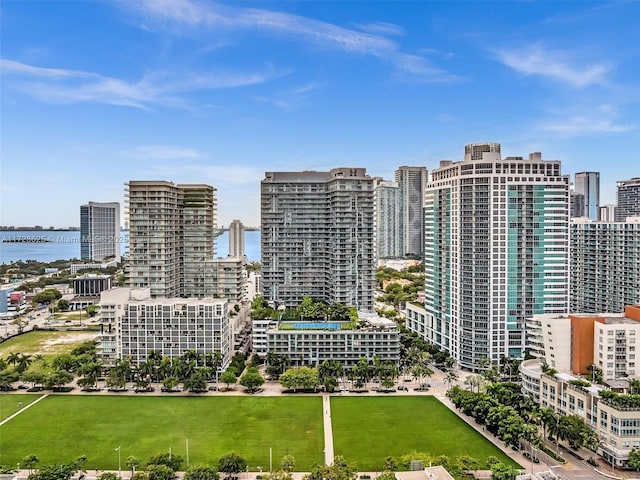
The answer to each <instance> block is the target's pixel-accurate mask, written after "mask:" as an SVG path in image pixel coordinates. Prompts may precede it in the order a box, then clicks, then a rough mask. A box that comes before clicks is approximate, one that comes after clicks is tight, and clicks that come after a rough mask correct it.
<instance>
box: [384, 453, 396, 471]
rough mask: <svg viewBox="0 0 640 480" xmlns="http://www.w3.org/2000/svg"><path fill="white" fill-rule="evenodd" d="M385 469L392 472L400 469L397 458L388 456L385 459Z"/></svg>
mask: <svg viewBox="0 0 640 480" xmlns="http://www.w3.org/2000/svg"><path fill="white" fill-rule="evenodd" d="M383 470H385V471H386V470H390V471H392V472H395V471H396V470H398V464H397V463H396V461H395V459H394V458H393V457H387V458H385V459H384V467H383Z"/></svg>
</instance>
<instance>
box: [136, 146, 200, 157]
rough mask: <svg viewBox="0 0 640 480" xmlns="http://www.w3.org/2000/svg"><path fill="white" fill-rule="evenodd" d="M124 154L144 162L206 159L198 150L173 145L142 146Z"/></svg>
mask: <svg viewBox="0 0 640 480" xmlns="http://www.w3.org/2000/svg"><path fill="white" fill-rule="evenodd" d="M123 153H124V155H125V156H127V157H131V158H139V159H143V160H178V159H190V160H193V159H197V158H203V157H204V154H203V153H201V152H199V151H198V150H196V149H193V148H185V147H177V146H172V145H141V146H139V147H135V148H133V149H131V150H127V151H125V152H123Z"/></svg>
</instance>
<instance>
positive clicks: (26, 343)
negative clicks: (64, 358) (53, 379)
mask: <svg viewBox="0 0 640 480" xmlns="http://www.w3.org/2000/svg"><path fill="white" fill-rule="evenodd" d="M97 335H98V332H89V331H49V330H36V331H35V332H28V333H25V334H23V335H18V336H17V337H13V338H11V339H9V340H7V341H6V342H3V343H2V344H0V357H3V358H6V357H7V355H8V354H10V353H12V352H15V353H24V354H29V355H35V354H38V353H39V354H42V355H44V356H45V357H50V356H55V355H59V354H61V353H67V352H70V351H71V350H73V348H74V347H76V346H77V345H79V344H81V343H83V342H86V341H88V340H93V339H95V338H96V336H97Z"/></svg>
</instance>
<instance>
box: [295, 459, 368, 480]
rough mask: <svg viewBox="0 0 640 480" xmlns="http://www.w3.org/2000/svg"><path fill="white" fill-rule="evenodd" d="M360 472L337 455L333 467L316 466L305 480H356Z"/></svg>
mask: <svg viewBox="0 0 640 480" xmlns="http://www.w3.org/2000/svg"><path fill="white" fill-rule="evenodd" d="M357 476H358V471H357V470H356V468H355V467H354V466H353V465H350V464H348V463H347V462H346V460H345V459H344V457H342V456H340V455H337V456H336V457H335V459H334V461H333V464H332V465H322V466H319V465H316V466H315V467H313V468H312V469H311V472H310V473H308V474H306V475H305V476H304V477H302V478H303V480H355V479H356V478H357Z"/></svg>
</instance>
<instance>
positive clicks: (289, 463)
mask: <svg viewBox="0 0 640 480" xmlns="http://www.w3.org/2000/svg"><path fill="white" fill-rule="evenodd" d="M280 468H281V469H282V471H283V472H288V473H291V472H293V470H294V469H295V468H296V459H295V458H294V456H293V455H285V456H284V457H282V461H281V462H280Z"/></svg>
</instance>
